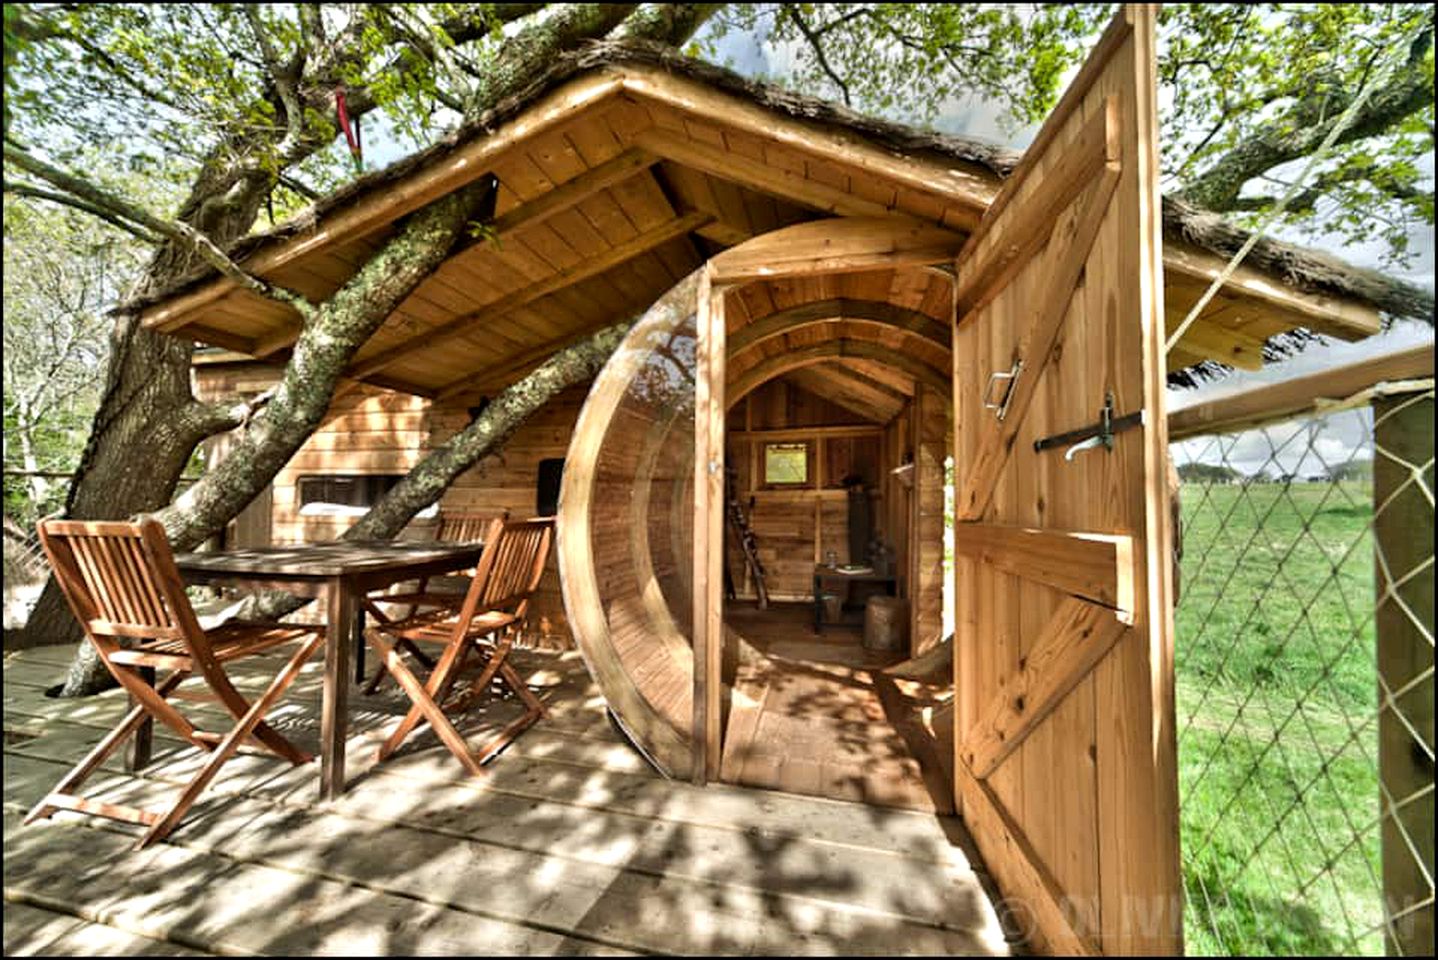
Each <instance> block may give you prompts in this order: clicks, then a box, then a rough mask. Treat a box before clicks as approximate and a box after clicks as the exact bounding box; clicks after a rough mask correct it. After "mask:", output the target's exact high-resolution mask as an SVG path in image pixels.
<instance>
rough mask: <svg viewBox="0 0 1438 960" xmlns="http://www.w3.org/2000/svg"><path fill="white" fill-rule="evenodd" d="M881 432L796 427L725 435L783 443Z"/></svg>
mask: <svg viewBox="0 0 1438 960" xmlns="http://www.w3.org/2000/svg"><path fill="white" fill-rule="evenodd" d="M883 432H884V428H883V427H880V426H873V427H864V426H843V427H796V428H794V429H790V430H730V431H729V432H728V434H726V436H728V438H729V439H730V440H761V441H770V442H773V443H783V442H784V441H786V440H812V439H814V438H815V437H825V438H827V439H839V440H843V439H851V438H853V437H878V436H882V435H883Z"/></svg>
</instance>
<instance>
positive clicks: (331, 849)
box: [4, 648, 1010, 955]
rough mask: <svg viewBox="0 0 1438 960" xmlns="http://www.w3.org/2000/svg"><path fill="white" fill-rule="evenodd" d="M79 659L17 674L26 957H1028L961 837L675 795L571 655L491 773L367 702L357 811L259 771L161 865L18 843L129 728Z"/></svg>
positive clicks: (90, 836) (822, 806)
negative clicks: (28, 820) (66, 681)
mask: <svg viewBox="0 0 1438 960" xmlns="http://www.w3.org/2000/svg"><path fill="white" fill-rule="evenodd" d="M68 659H69V657H68V651H66V650H62V649H54V648H37V649H36V650H33V651H24V652H22V653H19V654H14V655H7V657H6V661H5V673H4V680H5V684H4V687H5V690H4V704H5V732H6V746H5V782H4V809H5V867H4V871H5V896H6V901H7V913H6V918H7V919H6V940H5V948H6V953H7V954H14V955H34V954H42V953H52V952H63V953H85V952H87V950H88V951H89V952H93V953H112V954H130V953H137V954H139V953H156V952H158V953H185V952H199V953H256V954H264V955H284V954H296V955H309V954H358V955H365V954H394V953H415V954H434V953H469V954H472V953H481V952H482V953H525V954H534V953H539V954H583V953H725V954H737V953H756V952H763V953H826V954H834V953H859V954H887V953H891V952H895V951H899V952H912V953H960V954H968V953H977V954H989V953H1005V952H1008V951H1009V949H1010V946H1009V944H1008V943H1007V942H1006V941H1005V939H1004V936H1003V933H1002V930H1001V928H1000V926H999V923H998V920H997V917H996V915H995V913H994V910H993V907H992V906H991V902H990V899H989V896H988V895H987V894H986V893H985V883H986V882H987V881H986V878H985V876H984V875H983V874H982V872H980V871H976V870H975V869H974V868H973V866H972V864H973V862H974V861H973V860H972V859H971V856H970V852H971V848H970V847H969V846H968V841H967V837H966V836H965V835H964V834H963V831H962V828H961V827H960V826H959V825H958V823H957V822H956V821H955V820H953V818H944V817H935V816H932V815H923V814H919V813H915V812H911V811H904V810H889V809H880V808H876V807H872V806H863V805H858V804H851V803H840V802H833V801H826V800H822V799H814V798H806V797H797V796H790V795H787V794H780V793H770V792H765V791H755V790H746V789H740V788H736V787H731V786H726V785H711V786H709V787H706V788H698V787H694V786H692V785H690V784H685V783H674V782H670V781H665V780H663V779H661V778H659V777H658V776H656V775H655V774H653V773H652V772H651V771H650V770H649V768H648V767H647V765H646V764H645V763H644V762H643V760H642V759H641V758H639V757H638V756H637V754H635V752H634V751H633V750H632V749H631V748H629V747H628V746H627V745H625V744H624V743H623V742H622V741H621V740H620V739H619V737H618V735H617V734H616V733H615V732H614V730H613V728H612V727H611V726H610V725H609V722H608V720H607V718H606V716H605V713H604V704H603V701H602V699H601V698H600V697H599V695H598V692H597V689H596V688H595V687H594V685H593V684H592V682H591V681H590V680H589V677H588V675H587V674H586V673H585V672H584V670H583V666H582V663H581V662H580V661H579V660H578V658H577V657H576V656H574V655H573V654H566V655H558V654H553V653H548V654H541V653H533V652H525V653H521V654H518V655H517V662H518V664H519V666H520V667H521V668H522V670H521V673H522V674H523V675H524V676H526V677H527V678H530V679H531V680H532V682H533V683H535V685H536V688H537V689H539V690H540V693H541V696H542V697H544V699H546V701H547V702H549V703H550V704H551V706H552V707H553V708H554V710H555V713H556V719H555V720H554V721H553V722H552V723H551V722H549V721H544V722H541V723H540V724H539V725H538V726H536V727H535V728H534V729H533V730H531V731H529V732H527V733H525V734H524V735H523V736H521V737H520V738H519V740H518V741H517V742H516V744H515V745H514V746H513V747H512V748H511V749H510V750H508V751H506V752H504V753H503V754H501V755H500V756H499V757H498V758H497V759H496V760H495V761H494V762H493V763H492V764H490V765H489V766H488V767H487V768H486V770H487V774H486V776H484V777H480V778H472V777H468V776H466V775H465V773H464V771H463V770H462V768H461V767H460V766H459V764H458V763H457V762H455V761H454V759H453V757H451V756H450V755H449V754H448V753H447V752H446V751H444V750H443V748H441V747H439V746H438V745H437V743H436V742H435V741H434V740H433V739H432V738H428V737H425V738H418V739H417V740H416V742H415V744H414V745H413V746H412V747H410V746H407V747H406V749H405V750H404V751H402V752H401V753H400V754H399V755H397V756H396V757H394V758H392V759H391V760H390V761H387V762H386V763H384V764H378V765H376V764H375V762H374V751H375V748H376V747H377V746H378V743H379V742H380V741H381V740H382V738H383V736H384V735H385V733H386V732H387V731H388V729H389V728H390V727H391V726H392V725H393V723H394V722H395V721H396V719H397V717H398V715H399V712H401V711H402V706H403V701H402V699H401V700H396V699H394V698H391V697H384V696H382V697H379V698H374V699H371V698H366V697H363V696H362V695H359V694H357V693H355V694H352V696H351V704H352V705H353V708H354V712H353V716H352V718H351V729H350V737H349V742H348V744H347V758H348V764H349V770H350V774H351V777H350V785H349V789H348V790H347V792H346V793H345V794H344V796H343V797H341V798H340V799H338V800H337V801H334V802H332V803H328V804H324V803H320V802H319V800H318V771H317V770H316V769H315V768H314V766H313V765H312V764H311V765H306V766H301V767H290V766H289V765H288V764H286V763H284V762H283V761H279V760H276V759H273V758H270V757H267V756H263V755H259V754H254V755H245V756H242V757H240V758H239V759H237V760H235V761H233V762H232V763H230V764H227V765H226V766H225V768H223V769H222V772H221V773H220V775H219V777H218V778H217V779H216V781H215V782H214V783H213V784H212V785H211V787H210V788H209V789H207V791H206V792H205V793H204V794H203V795H202V796H201V799H200V801H199V802H198V803H197V804H196V805H195V807H194V808H193V809H192V811H191V813H190V814H189V816H188V817H187V818H186V820H185V821H183V822H182V824H181V826H180V828H179V829H178V830H176V831H175V833H174V834H172V836H171V837H170V839H169V840H168V841H167V842H165V843H162V844H159V845H157V846H156V847H154V848H152V849H150V850H147V851H141V852H138V853H137V852H135V851H133V850H132V849H131V847H132V845H133V842H134V838H135V836H136V831H135V829H134V828H131V827H128V826H125V825H122V824H115V823H112V822H108V821H102V820H97V819H95V818H81V817H77V816H74V815H70V814H61V815H59V816H57V817H55V818H53V819H52V820H48V821H44V822H42V823H39V824H36V825H34V826H30V827H20V826H19V825H18V817H19V816H20V815H21V814H22V813H23V812H24V811H25V810H26V809H27V808H28V807H29V806H30V805H31V804H33V803H34V802H35V801H36V800H37V799H38V798H39V797H40V796H42V795H43V793H44V792H45V791H46V790H47V789H49V787H50V786H52V785H53V783H54V782H55V781H56V780H58V779H59V777H60V775H61V774H62V773H63V772H64V770H65V769H66V768H67V767H68V766H69V765H70V764H72V763H73V762H75V761H76V760H78V758H79V757H80V756H81V755H83V753H84V752H85V751H86V750H87V749H88V748H89V746H90V745H92V744H93V743H94V742H95V741H96V740H98V739H99V737H100V736H101V735H102V734H103V732H104V730H105V729H107V728H108V726H109V725H111V724H113V723H114V722H115V720H116V719H117V718H118V716H119V715H120V714H121V713H122V712H123V709H124V698H123V696H122V695H121V694H120V693H119V692H118V691H112V692H110V693H107V694H104V695H101V696H99V697H94V698H87V699H84V700H54V699H49V698H46V697H45V696H44V694H43V691H44V688H45V686H47V685H48V684H50V683H52V682H54V681H55V680H56V679H58V676H59V673H60V672H61V671H63V667H64V664H65V663H66V662H68ZM262 677H263V670H257V671H254V672H253V674H252V675H251V676H250V677H247V678H242V679H241V681H240V683H241V686H242V687H245V686H249V687H250V688H251V689H253V684H254V683H256V682H261V678H262ZM296 686H297V690H296V695H295V696H294V697H293V698H291V699H290V700H287V701H282V704H281V706H280V707H278V708H276V711H275V713H274V714H272V716H275V717H277V720H278V722H281V723H284V724H285V725H286V727H285V729H286V733H287V735H293V737H294V738H295V739H296V740H297V741H301V740H303V739H304V738H305V737H315V738H317V736H318V724H317V710H318V673H317V671H307V672H306V675H305V676H304V677H303V678H302V679H301V681H299V682H297V684H296ZM185 706H186V708H192V707H193V706H194V705H191V704H186V705H185ZM286 708H288V712H284V711H285V710H286ZM513 709H514V708H513V707H512V706H511V705H509V704H491V705H489V706H488V707H487V708H486V709H485V710H481V711H477V712H476V713H475V714H474V715H473V716H468V717H466V720H465V723H464V724H462V725H461V730H462V731H464V732H465V733H466V735H470V736H473V737H475V738H476V739H477V738H480V737H482V736H483V735H484V733H485V731H486V730H488V729H491V728H493V727H494V726H496V725H499V724H502V723H503V722H505V720H506V718H507V717H508V716H509V715H510V711H512V710H513ZM199 713H200V714H201V715H203V716H215V717H216V719H218V714H217V712H216V711H215V710H214V707H213V706H209V705H204V706H201V707H200V708H199ZM198 762H199V752H198V751H196V750H194V749H193V748H190V747H188V746H187V745H186V744H184V743H182V742H180V741H178V740H176V739H175V738H174V737H172V736H169V735H167V734H166V733H165V732H164V731H157V736H156V744H155V762H154V763H153V764H152V765H151V766H150V767H148V768H147V769H146V770H144V771H142V772H141V773H140V774H139V775H134V774H130V773H127V772H125V771H124V770H123V768H122V767H121V766H120V765H118V763H117V764H115V765H112V766H110V767H107V768H105V769H103V770H102V771H101V772H100V773H99V774H97V775H96V778H95V780H93V781H92V786H93V788H94V789H95V790H96V791H98V792H99V793H100V795H102V796H103V797H104V798H105V799H107V800H112V801H115V802H125V801H130V802H139V803H144V804H148V805H151V806H153V805H157V804H159V803H163V801H164V799H165V798H166V797H168V796H169V795H171V794H172V793H173V791H174V790H175V789H176V787H177V785H178V784H180V783H182V782H184V780H185V779H186V778H187V777H188V776H189V775H190V774H191V773H192V772H193V771H194V770H195V769H196V766H197V764H198ZM21 908H23V909H21ZM12 911H18V913H17V914H16V917H15V919H14V920H13V921H12V920H11V917H10V914H11V912H12ZM57 944H58V946H57ZM86 944H93V945H94V946H93V948H87V947H86V946H85V945H86Z"/></svg>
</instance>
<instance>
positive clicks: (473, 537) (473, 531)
mask: <svg viewBox="0 0 1438 960" xmlns="http://www.w3.org/2000/svg"><path fill="white" fill-rule="evenodd" d="M495 519H499V520H507V519H509V513H508V511H506V512H505V513H503V514H500V515H499V516H498V517H497V518H496V516H495V515H494V514H490V513H446V514H441V515H440V518H439V529H438V530H436V531H435V535H434V538H435V539H436V540H438V541H441V542H443V543H471V542H474V541H477V540H483V539H484V534H485V531H486V530H488V529H489V525H490V524H491V523H493V522H494V520H495Z"/></svg>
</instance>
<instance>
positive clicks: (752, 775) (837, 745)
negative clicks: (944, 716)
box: [721, 603, 954, 813]
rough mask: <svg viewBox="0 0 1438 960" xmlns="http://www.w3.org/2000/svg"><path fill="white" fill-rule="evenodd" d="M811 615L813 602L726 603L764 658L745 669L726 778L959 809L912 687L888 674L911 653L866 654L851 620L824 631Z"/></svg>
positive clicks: (727, 746)
mask: <svg viewBox="0 0 1438 960" xmlns="http://www.w3.org/2000/svg"><path fill="white" fill-rule="evenodd" d="M812 611H813V608H812V607H811V606H810V605H809V604H794V603H776V604H773V605H771V606H770V608H769V609H768V610H764V611H760V610H757V609H755V608H754V607H753V606H751V605H749V604H744V603H730V604H728V605H727V607H726V613H725V616H726V618H727V620H728V622H729V624H730V626H731V627H733V628H734V629H735V630H736V631H737V632H738V633H739V634H740V635H742V636H743V637H744V639H746V640H748V641H749V642H750V643H751V644H753V645H754V647H755V648H756V649H757V650H759V651H760V652H761V653H762V654H764V656H765V659H764V662H762V663H760V664H752V665H751V664H743V665H741V666H740V667H739V671H738V674H737V675H736V677H735V684H734V698H733V703H732V705H731V707H730V711H729V719H728V725H727V730H726V735H725V740H724V760H723V764H722V767H721V776H722V777H723V779H724V780H725V781H727V782H729V783H736V784H744V785H746V786H751V787H765V788H769V789H775V790H784V791H787V792H790V793H799V794H806V795H810V796H818V797H827V798H830V799H835V800H853V801H860V802H864V803H870V804H876V805H879V806H885V807H899V808H904V809H910V810H919V811H923V812H927V813H934V812H941V813H952V812H953V809H954V802H953V793H952V790H951V788H950V786H949V783H950V777H949V775H948V774H946V773H945V771H944V769H943V766H942V764H941V763H940V762H939V760H938V756H937V752H936V750H935V749H934V744H933V738H932V735H931V733H930V731H929V730H927V729H926V728H925V727H924V725H923V724H922V723H921V722H920V719H919V716H918V714H919V709H920V708H919V707H917V706H916V703H915V699H914V697H913V696H912V694H913V693H914V691H913V690H912V689H911V685H906V688H905V689H904V690H903V691H900V689H899V687H897V686H895V684H894V683H893V682H892V681H887V680H885V678H884V677H883V676H882V675H881V674H880V673H879V668H881V667H884V666H888V665H890V664H892V663H895V662H897V661H899V660H901V659H903V654H902V653H894V654H889V653H880V652H874V651H869V650H865V649H864V647H863V646H862V645H861V643H860V631H858V630H857V629H855V628H853V627H851V626H830V627H825V630H824V633H823V634H822V635H816V634H814V632H813V626H812V624H813V612H812ZM881 694H882V695H881Z"/></svg>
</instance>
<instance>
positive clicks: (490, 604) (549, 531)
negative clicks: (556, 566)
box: [460, 519, 554, 622]
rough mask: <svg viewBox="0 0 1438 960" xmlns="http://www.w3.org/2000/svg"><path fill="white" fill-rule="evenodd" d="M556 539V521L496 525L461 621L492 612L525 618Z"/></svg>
mask: <svg viewBox="0 0 1438 960" xmlns="http://www.w3.org/2000/svg"><path fill="white" fill-rule="evenodd" d="M553 537H554V521H553V520H552V519H542V520H511V521H509V522H507V523H503V524H501V523H500V522H499V521H494V522H493V523H492V524H491V526H490V529H489V531H488V533H487V535H486V539H485V541H484V553H483V554H482V555H481V556H480V558H479V568H478V572H477V573H476V574H475V578H474V582H473V583H472V584H471V586H470V589H469V594H468V595H467V596H466V597H465V601H464V607H463V608H462V609H461V611H460V619H461V621H466V622H467V621H468V620H469V619H470V618H472V617H474V616H475V615H476V614H479V613H484V612H486V611H490V610H502V611H506V612H512V613H516V614H518V615H521V616H522V615H523V613H524V608H525V607H527V606H528V604H529V598H530V596H531V595H532V594H533V593H534V591H535V590H536V589H538V587H539V581H540V579H541V578H542V577H543V576H544V565H545V563H546V562H547V561H548V559H549V546H550V542H551V540H552V539H553Z"/></svg>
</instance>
